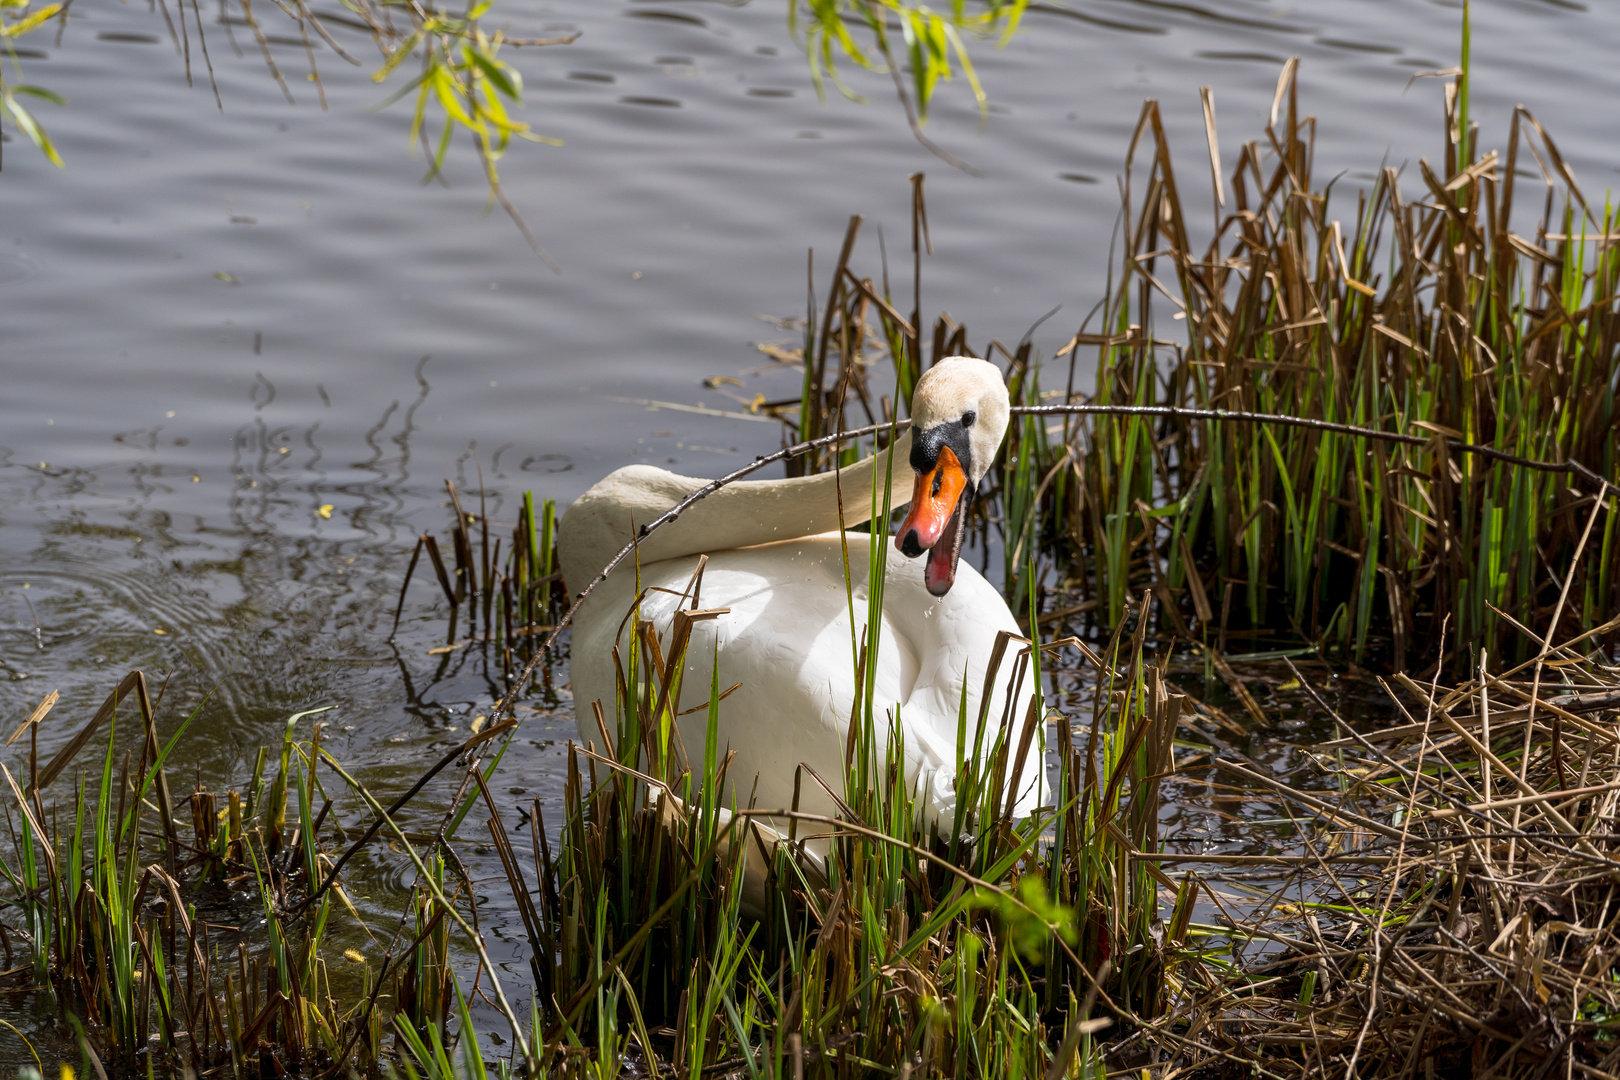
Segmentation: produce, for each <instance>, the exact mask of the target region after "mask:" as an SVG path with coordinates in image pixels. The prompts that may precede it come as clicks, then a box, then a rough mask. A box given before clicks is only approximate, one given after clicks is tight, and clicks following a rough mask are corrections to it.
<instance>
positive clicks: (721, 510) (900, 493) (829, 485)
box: [558, 431, 912, 589]
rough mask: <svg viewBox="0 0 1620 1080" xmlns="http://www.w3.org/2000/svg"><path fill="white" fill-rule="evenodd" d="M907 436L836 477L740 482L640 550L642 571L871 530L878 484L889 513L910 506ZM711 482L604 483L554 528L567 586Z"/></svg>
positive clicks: (645, 477) (646, 470)
mask: <svg viewBox="0 0 1620 1080" xmlns="http://www.w3.org/2000/svg"><path fill="white" fill-rule="evenodd" d="M910 455H911V432H909V431H907V432H904V433H903V434H901V436H900V437H899V438H898V439H896V440H895V443H894V445H893V446H892V447H891V448H890V449H888V450H885V451H882V452H881V453H879V454H877V455H875V456H874V457H869V458H866V459H864V460H862V461H858V462H856V463H855V464H853V465H848V466H845V467H844V468H842V469H840V470H838V471H837V472H828V473H817V474H815V475H812V476H801V477H792V478H789V479H784V480H742V481H738V482H737V483H734V484H730V485H727V486H726V487H723V488H721V489H720V490H718V491H716V492H714V493H713V494H712V495H709V496H707V497H706V498H704V499H702V500H701V501H699V502H697V503H695V504H693V505H692V506H690V507H688V508H687V509H686V510H685V511H684V512H682V514H681V516H680V517H679V518H677V519H676V520H674V521H671V522H670V523H669V524H667V525H665V526H663V527H662V528H660V529H659V530H658V531H657V532H655V533H653V534H652V535H651V536H648V537H647V538H646V539H645V540H644V541H643V542H642V544H641V551H640V559H641V561H642V562H656V561H658V560H661V559H674V558H680V557H682V556H686V555H701V554H705V553H712V552H717V551H726V550H729V549H731V548H740V547H751V546H752V545H754V544H765V543H770V542H771V541H773V540H791V539H793V538H794V537H798V536H813V535H815V534H817V533H823V532H829V531H831V530H833V529H837V528H838V527H839V524H840V515H839V504H840V502H842V505H843V515H842V524H843V525H844V527H846V528H848V527H851V526H854V525H859V524H861V523H863V522H866V521H870V520H871V518H872V510H873V502H874V500H873V492H874V489H875V490H876V495H877V498H876V502H877V506H878V509H879V511H880V512H881V509H882V501H883V484H884V481H885V478H887V479H888V482H889V484H890V489H889V505H890V507H891V508H893V507H896V506H901V505H904V504H905V503H907V502H909V501H910V500H911V480H912V473H911V468H910V466H909V465H908V464H907V459H908V458H909V457H910ZM708 482H709V481H707V480H700V479H695V478H693V477H689V476H680V475H677V474H675V473H672V472H667V471H665V470H663V469H655V468H652V467H651V466H647V465H631V466H629V467H627V468H623V469H619V470H618V471H616V472H614V473H612V474H610V475H609V476H608V477H607V478H606V479H604V480H602V482H601V483H599V484H597V485H596V486H595V487H593V488H591V489H590V490H589V491H587V492H586V493H585V494H584V495H582V496H580V498H579V501H577V502H576V503H574V505H573V506H571V507H569V509H568V512H567V513H566V514H565V515H564V516H563V520H562V524H561V526H560V529H559V535H558V541H559V548H560V550H559V554H560V557H561V562H562V571H563V578H564V579H565V580H566V581H567V583H568V587H569V588H570V589H579V588H583V587H584V585H585V583H586V582H587V581H589V580H590V579H591V578H592V577H594V576H595V575H596V574H597V572H598V571H600V570H601V569H602V567H603V566H605V565H606V564H607V561H608V560H609V559H611V558H612V557H613V556H614V555H616V554H617V553H618V551H619V549H620V548H622V547H623V546H624V545H625V544H626V543H627V542H628V541H629V540H631V539H632V538H633V537H634V536H635V533H636V530H638V529H639V528H640V527H641V526H642V525H644V524H646V523H647V522H649V521H651V520H653V519H654V518H656V517H658V516H659V515H661V514H663V513H664V512H665V511H667V510H669V509H670V508H671V507H673V506H675V504H677V503H679V502H680V501H681V500H682V499H684V498H686V497H687V496H688V495H690V494H692V493H693V492H694V491H696V490H698V489H699V488H701V487H703V486H704V485H705V484H707V483H708Z"/></svg>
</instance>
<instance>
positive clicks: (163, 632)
mask: <svg viewBox="0 0 1620 1080" xmlns="http://www.w3.org/2000/svg"><path fill="white" fill-rule="evenodd" d="M152 633H154V634H156V635H157V636H158V637H168V636H169V632H168V631H167V630H164V629H162V628H161V627H156V626H154V627H153V628H152Z"/></svg>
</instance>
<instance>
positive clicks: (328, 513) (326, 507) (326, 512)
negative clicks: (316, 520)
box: [315, 503, 332, 520]
mask: <svg viewBox="0 0 1620 1080" xmlns="http://www.w3.org/2000/svg"><path fill="white" fill-rule="evenodd" d="M315 512H316V513H317V514H319V515H321V517H323V518H326V519H327V520H331V517H332V504H331V503H322V504H321V508H320V509H319V510H317V511H315Z"/></svg>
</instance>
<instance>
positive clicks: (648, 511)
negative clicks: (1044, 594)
mask: <svg viewBox="0 0 1620 1080" xmlns="http://www.w3.org/2000/svg"><path fill="white" fill-rule="evenodd" d="M911 416H912V423H911V428H910V430H909V431H907V432H905V433H903V434H902V435H901V436H900V437H899V438H898V439H896V440H895V442H894V445H893V446H892V447H891V448H890V449H889V450H886V451H883V452H880V453H878V454H876V455H875V456H873V457H870V458H867V459H865V460H864V461H861V462H858V463H856V464H852V465H848V466H845V467H844V468H843V469H842V470H840V471H838V472H837V473H822V474H817V475H811V476H804V477H797V478H791V479H783V480H763V481H742V482H738V483H734V484H731V485H729V486H727V487H724V488H721V489H719V490H718V491H716V492H714V493H713V494H711V495H709V496H708V497H707V498H705V499H703V500H701V501H699V502H697V503H695V504H693V505H692V506H691V507H689V508H687V509H686V510H685V511H684V512H683V513H682V514H681V516H680V517H679V518H677V519H676V520H674V521H672V522H670V523H668V524H667V525H665V526H663V527H662V528H660V529H658V530H657V531H655V532H652V533H651V534H649V535H648V536H647V537H646V538H645V539H643V540H642V542H641V544H640V545H639V548H638V555H639V582H638V569H637V567H636V565H634V564H632V563H631V562H630V560H626V563H625V564H622V565H621V566H620V567H619V568H618V569H616V570H615V571H614V573H612V574H611V575H609V576H608V578H607V579H606V580H605V581H604V582H603V583H602V584H601V585H599V586H598V587H597V588H596V589H595V590H594V591H593V592H592V593H591V594H590V596H589V597H587V599H586V600H585V602H584V604H583V605H582V606H581V608H580V610H579V611H578V613H577V614H576V616H575V619H574V632H573V644H572V649H571V660H570V671H571V680H572V689H573V694H574V702H575V709H576V713H577V720H578V724H579V735H580V741H581V744H582V745H587V744H597V745H598V746H599V745H600V742H601V738H602V729H601V727H600V726H599V725H598V722H597V719H596V715H595V712H594V710H593V708H592V706H593V703H596V702H600V703H601V707H602V712H603V714H604V715H605V716H606V717H607V718H608V721H607V723H608V730H609V731H615V730H616V729H615V727H614V726H613V719H612V718H613V717H614V716H615V715H616V711H615V702H616V687H617V685H618V683H617V678H616V675H615V668H614V660H613V651H614V647H615V646H617V647H618V649H619V652H620V656H621V657H627V656H628V647H629V640H630V635H631V634H632V633H633V632H634V625H635V619H634V618H627V615H629V613H631V612H632V610H633V609H635V608H636V605H637V602H638V596H639V598H640V599H639V612H638V614H637V617H639V618H640V619H642V620H650V621H651V622H652V623H653V626H654V627H655V628H656V630H657V631H658V633H659V634H660V635H661V637H662V639H663V641H664V643H665V647H667V645H668V642H669V640H670V638H669V631H670V629H671V626H672V623H673V618H674V614H675V612H676V610H677V609H678V608H680V607H682V606H684V607H687V608H692V607H694V606H701V607H702V608H704V609H715V608H725V609H729V610H727V611H726V612H725V613H724V614H721V615H719V616H718V617H715V618H710V619H707V620H705V621H702V622H697V623H695V624H693V625H692V627H691V638H690V646H689V647H688V649H687V652H686V658H685V671H684V674H683V677H682V683H681V685H682V687H683V692H682V695H681V696H682V700H681V701H680V702H679V703H678V707H677V709H676V711H677V712H680V711H683V710H684V711H686V713H687V715H685V716H682V717H680V718H679V719H678V720H677V725H678V728H679V732H680V743H681V745H682V746H684V747H685V748H686V752H687V753H688V755H689V760H692V761H694V762H695V763H700V762H701V761H702V755H703V747H704V744H705V736H706V730H707V724H708V709H707V707H706V706H707V702H708V699H709V695H710V687H711V678H712V677H714V676H715V675H716V672H715V671H714V667H715V664H716V663H718V672H717V676H718V687H719V688H720V689H722V690H724V689H725V688H728V687H731V686H732V685H733V684H740V685H738V686H737V687H736V688H735V690H734V691H733V692H731V693H729V694H727V695H726V696H725V697H724V698H723V699H722V700H721V701H720V703H719V706H718V736H719V737H718V740H717V741H718V746H717V756H718V757H723V756H724V755H725V754H726V752H727V751H728V750H729V751H731V752H733V753H734V754H735V757H734V758H733V759H732V762H731V765H730V768H729V770H728V772H727V773H726V787H727V791H726V792H725V793H724V794H723V795H722V801H723V804H725V805H738V806H742V805H747V804H749V803H750V802H752V804H753V805H754V806H755V807H758V808H761V809H766V808H769V809H777V808H787V807H790V806H792V805H794V800H795V789H796V788H797V790H798V805H799V808H800V809H801V810H802V811H805V812H811V813H820V814H828V815H831V814H833V813H834V812H835V811H834V806H835V803H834V801H833V799H832V798H831V795H830V794H829V793H828V792H826V791H824V790H822V789H821V787H820V785H819V784H817V783H814V782H812V780H811V779H810V778H809V777H807V776H802V775H801V776H799V777H797V780H798V783H797V784H796V775H795V774H796V773H799V772H800V770H799V766H800V765H809V766H810V767H811V768H813V769H814V770H815V773H816V774H817V775H818V776H819V777H821V778H822V780H823V781H824V782H825V783H827V784H829V785H833V786H834V787H835V788H836V789H840V790H841V788H842V785H843V781H844V776H845V771H844V761H845V752H846V750H845V747H846V740H847V738H848V734H849V725H850V716H851V708H852V704H853V702H854V700H855V696H856V691H857V685H856V672H855V660H854V650H853V647H852V644H851V642H852V630H853V631H854V632H855V633H859V632H860V631H861V630H862V629H863V628H864V624H865V621H866V613H867V595H868V588H869V582H868V580H867V574H868V566H869V565H870V564H869V560H868V556H869V554H870V553H871V552H870V548H869V546H868V545H869V544H871V543H882V542H884V541H883V539H882V538H881V536H877V535H872V534H867V533H857V532H848V531H845V532H844V533H842V534H841V533H840V531H839V530H840V520H841V519H840V514H839V504H840V500H841V501H842V505H843V515H842V524H843V525H844V527H845V528H846V530H847V528H848V527H850V526H854V525H856V524H858V523H861V522H865V521H868V520H870V519H871V517H872V510H871V508H872V505H873V493H874V486H875V487H876V492H877V502H878V505H879V506H881V503H882V499H883V490H884V485H885V483H887V484H888V485H889V489H890V491H891V495H892V503H893V504H894V505H895V506H899V505H902V504H905V503H907V502H909V503H910V504H911V506H910V509H909V512H908V513H907V515H906V517H905V520H904V522H903V523H902V524H901V526H900V528H899V529H898V531H897V533H896V535H895V538H894V543H895V547H896V548H897V549H898V551H899V553H900V554H901V555H903V556H905V558H894V557H892V555H891V556H890V557H889V558H888V560H887V565H886V567H885V570H884V592H883V607H882V625H881V629H880V639H879V641H880V644H879V647H878V651H877V660H876V669H875V672H874V675H875V681H874V695H873V706H874V715H875V716H876V717H877V718H878V724H879V731H878V734H877V738H878V740H879V746H880V750H879V752H880V753H881V752H882V751H881V745H882V739H883V734H884V733H883V730H882V724H883V723H884V718H885V716H887V717H888V722H889V723H894V722H896V721H897V722H898V723H899V726H900V728H901V729H902V734H903V736H904V751H905V762H904V768H905V780H906V783H907V784H908V786H910V787H911V788H912V790H913V791H914V792H915V803H914V805H915V807H916V810H917V816H918V819H919V824H920V825H922V826H924V827H925V828H926V827H927V826H929V825H934V826H935V827H937V828H938V829H939V831H941V832H943V831H945V830H946V829H948V828H949V827H950V826H951V823H952V820H953V815H954V812H955V780H956V767H957V761H958V760H959V759H958V751H957V745H956V744H957V725H958V716H959V710H960V709H961V707H962V702H963V694H964V687H965V693H966V708H967V711H966V716H967V718H968V721H967V726H968V744H969V749H968V750H967V753H969V754H971V753H972V743H973V739H974V730H975V724H976V721H977V718H978V717H979V716H980V713H981V706H982V705H983V704H984V702H983V701H982V696H981V695H982V691H983V689H984V681H985V677H986V674H987V668H988V666H989V664H990V660H991V656H992V653H993V652H994V651H995V649H996V642H997V637H998V635H1000V634H1003V633H1005V634H1007V635H1010V636H1011V638H1013V639H1016V640H1014V641H1012V642H1011V643H1010V644H1008V645H1007V646H1006V648H1005V652H1004V657H1005V659H1004V660H1003V661H1002V662H1001V664H1000V666H999V669H998V675H997V677H996V679H995V680H994V684H993V685H992V686H991V688H990V701H989V702H988V708H987V709H986V710H985V715H987V716H988V723H987V725H986V734H985V736H984V738H983V744H984V746H985V755H987V754H988V748H989V745H990V744H991V743H992V741H993V740H994V739H995V738H996V734H997V730H998V728H999V726H1000V725H1001V724H1002V723H1003V722H1004V721H1003V717H1004V716H1005V717H1006V722H1007V723H1009V724H1010V728H1009V730H1010V735H1009V738H1010V741H1011V746H1012V747H1014V748H1016V747H1017V746H1018V745H1019V741H1020V740H1021V739H1024V738H1026V737H1027V736H1026V735H1025V734H1024V729H1025V727H1026V726H1027V725H1030V724H1032V723H1034V722H1035V718H1034V717H1033V716H1031V715H1030V711H1031V710H1030V708H1029V699H1030V697H1031V688H1030V686H1029V679H1028V678H1027V677H1022V678H1014V677H1012V676H1013V674H1014V672H1015V668H1017V667H1019V666H1024V667H1025V670H1026V671H1027V653H1022V654H1021V651H1020V650H1021V647H1022V648H1023V649H1026V650H1027V643H1026V642H1025V640H1024V639H1023V638H1022V637H1021V636H1020V635H1021V631H1020V630H1019V627H1018V624H1017V622H1016V621H1015V620H1014V618H1013V615H1012V612H1011V611H1010V610H1008V607H1007V604H1006V601H1005V600H1003V599H1002V596H1001V593H1000V592H999V591H998V590H997V589H996V588H995V587H994V586H992V585H991V584H990V583H989V582H988V581H986V580H985V579H984V577H983V576H981V575H980V574H979V573H978V571H976V570H974V569H973V567H972V566H970V565H964V564H961V563H960V562H959V556H960V554H961V548H962V539H963V536H964V534H965V533H966V522H967V514H968V507H969V503H970V501H971V499H972V498H973V496H974V493H975V492H976V490H977V488H978V484H979V481H980V480H981V479H982V478H983V477H984V475H985V473H986V472H987V471H988V469H989V467H990V464H991V461H992V460H993V459H994V457H995V455H996V453H997V451H998V449H999V448H1000V445H1001V441H1002V438H1003V437H1004V435H1005V433H1006V430H1007V422H1008V416H1009V401H1008V396H1007V388H1006V383H1005V382H1004V380H1003V378H1002V375H1001V372H1000V370H999V369H997V368H996V367H995V365H993V364H990V363H988V362H986V361H984V360H979V359H975V358H971V357H951V358H949V359H944V360H941V361H939V362H938V363H937V364H935V365H934V366H933V367H932V368H930V369H929V370H928V371H927V372H925V373H924V374H923V375H922V377H921V378H920V379H919V380H918V382H917V386H916V391H915V393H914V396H913V399H912V402H911ZM896 460H898V461H901V462H905V463H906V464H908V465H909V467H910V468H911V470H912V472H913V474H914V475H913V476H912V477H911V478H910V479H911V480H912V483H911V485H910V488H911V490H910V492H909V493H908V492H906V491H905V490H904V487H905V485H904V483H903V481H904V480H906V479H907V478H906V477H905V476H903V475H899V474H901V472H902V469H903V468H904V466H895V465H892V464H891V462H894V461H896ZM705 483H707V481H704V480H700V479H694V478H692V477H686V476H679V475H676V474H675V473H671V472H668V471H666V470H663V469H658V468H654V467H651V466H646V465H631V466H628V467H626V468H622V469H619V470H617V471H616V472H613V473H612V474H610V475H609V476H607V477H606V478H605V479H603V480H602V481H600V482H599V483H598V484H596V485H595V486H594V487H592V488H591V489H590V490H589V491H587V492H586V493H585V494H584V495H582V496H581V497H580V498H579V500H578V501H577V502H575V503H574V504H573V506H571V507H570V508H569V509H568V511H567V512H566V513H565V514H564V516H563V519H562V522H561V524H560V526H559V534H558V541H559V555H560V560H561V568H562V572H563V577H564V579H565V581H566V582H568V583H569V585H570V587H571V588H574V589H577V588H579V587H581V586H583V585H584V583H585V582H587V581H589V580H590V579H591V578H593V577H594V576H595V575H596V574H597V573H598V572H599V571H600V569H601V568H602V567H603V566H604V565H606V563H607V562H608V560H609V559H611V558H612V557H613V555H614V554H615V553H617V552H618V550H619V549H620V548H621V547H623V546H624V544H625V543H626V542H627V541H628V540H629V539H631V538H632V537H633V536H635V535H636V530H637V529H638V528H639V527H640V526H641V525H642V524H644V523H646V522H648V521H651V520H653V519H654V518H655V517H657V516H659V515H660V514H662V513H664V512H665V511H667V510H669V509H670V508H671V507H673V506H674V505H675V504H676V503H678V502H679V501H680V500H682V499H684V498H685V497H686V496H688V495H690V494H691V493H692V492H694V491H696V490H697V489H698V488H700V487H702V486H703V485H704V484H705ZM846 542H847V544H848V572H849V582H848V587H849V589H850V590H852V593H853V595H850V594H849V593H847V592H846V582H845V547H844V545H845V543H846ZM925 554H926V556H927V557H926V558H921V556H923V555H925ZM704 555H706V556H707V557H708V558H707V562H706V564H705V565H704V567H703V572H702V576H701V584H700V589H699V592H700V596H699V597H698V604H696V605H694V603H693V599H692V597H691V596H689V595H685V596H684V599H683V594H688V593H689V591H690V586H691V584H692V581H693V577H694V572H695V571H696V570H697V568H698V565H699V560H700V556H704ZM852 618H853V620H854V625H853V626H852V621H851V620H852ZM1009 693H1011V694H1012V695H1013V700H1012V702H1011V703H1010V708H1009V702H1008V700H1007V698H1008V695H1009ZM1031 734H1032V735H1033V734H1038V728H1037V731H1036V732H1034V733H1031ZM985 755H981V756H985ZM1043 772H1044V769H1043V767H1042V765H1041V757H1040V752H1039V750H1038V749H1032V751H1031V753H1030V756H1029V758H1028V764H1027V765H1026V766H1025V767H1024V768H1023V770H1022V773H1021V774H1020V776H1021V779H1015V780H1014V782H1015V783H1018V784H1019V791H1018V793H1017V798H1016V801H1015V806H1014V814H1015V815H1016V816H1018V817H1025V816H1028V814H1029V813H1030V812H1031V811H1032V810H1033V809H1034V808H1035V807H1036V806H1037V805H1038V804H1039V801H1040V797H1041V794H1042V792H1041V788H1042V784H1043V780H1044V777H1043V775H1042V774H1043ZM803 831H804V830H803V829H801V830H800V832H801V833H802V832H803Z"/></svg>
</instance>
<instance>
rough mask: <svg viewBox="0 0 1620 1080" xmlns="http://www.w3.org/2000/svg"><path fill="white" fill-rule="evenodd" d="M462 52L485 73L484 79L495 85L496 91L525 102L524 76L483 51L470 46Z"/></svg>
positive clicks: (514, 99)
mask: <svg viewBox="0 0 1620 1080" xmlns="http://www.w3.org/2000/svg"><path fill="white" fill-rule="evenodd" d="M462 51H463V52H464V53H465V54H466V56H467V59H468V60H471V61H472V62H473V65H474V66H475V67H477V68H478V70H479V71H481V72H483V74H484V78H486V79H488V80H489V81H490V82H491V83H493V84H494V85H495V89H497V90H499V91H500V92H501V93H503V94H505V95H506V96H507V97H509V98H511V99H512V100H513V101H522V100H523V76H521V75H519V74H518V73H517V72H516V71H513V70H512V69H511V68H509V67H507V66H506V65H505V64H503V63H501V62H500V61H499V60H496V59H495V58H494V57H492V56H488V55H486V54H485V53H484V51H483V50H482V49H478V48H475V47H474V46H472V45H469V46H467V47H466V48H465V49H464V50H462Z"/></svg>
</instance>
